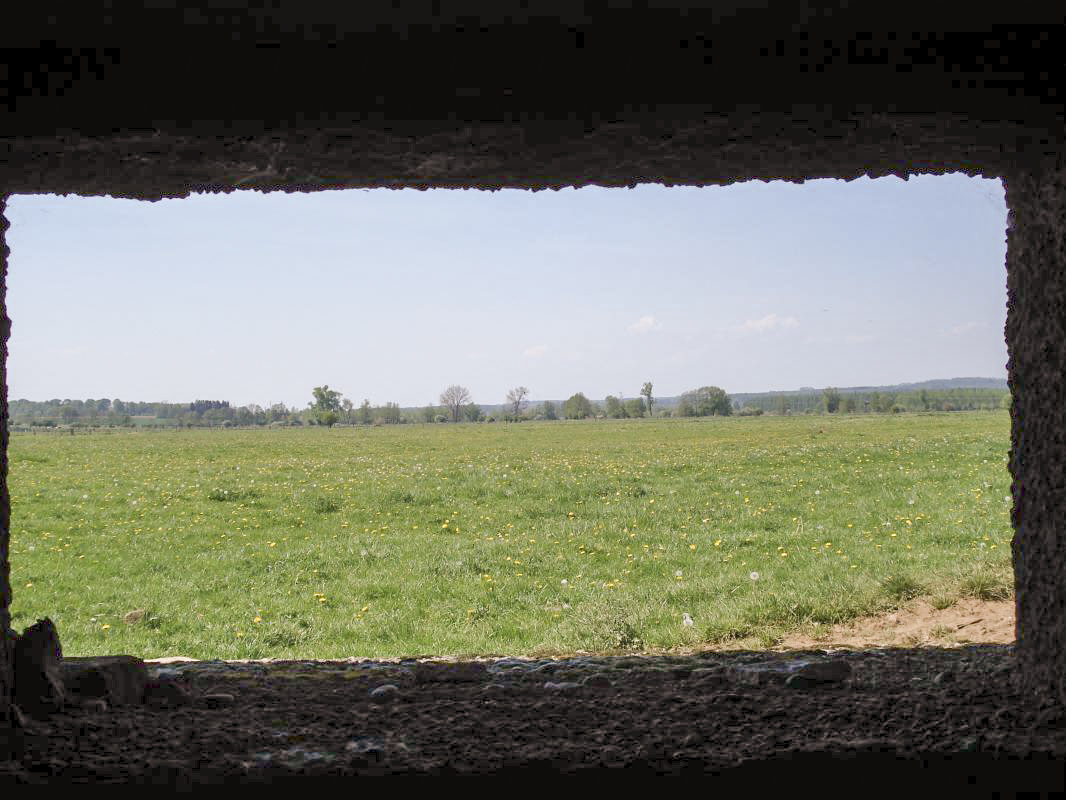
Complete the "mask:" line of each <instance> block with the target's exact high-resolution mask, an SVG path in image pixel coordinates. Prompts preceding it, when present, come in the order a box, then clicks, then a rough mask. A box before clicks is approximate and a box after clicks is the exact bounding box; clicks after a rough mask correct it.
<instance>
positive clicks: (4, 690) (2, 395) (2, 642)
mask: <svg viewBox="0 0 1066 800" xmlns="http://www.w3.org/2000/svg"><path fill="white" fill-rule="evenodd" d="M6 207H7V195H6V194H4V193H3V192H2V191H0V758H2V757H3V755H4V752H3V751H4V749H5V740H6V737H5V735H4V731H3V729H4V721H5V720H6V719H7V718H8V713H9V708H10V704H11V696H12V692H13V691H14V668H13V666H12V664H13V660H12V652H13V648H12V644H13V638H14V632H13V631H12V630H11V613H10V610H9V609H10V606H11V571H10V564H9V563H8V546H9V543H10V538H11V537H10V535H9V532H10V523H11V499H10V496H9V495H8V492H7V439H8V433H7V337H8V335H9V334H10V332H11V320H9V319H8V318H7V256H8V249H7V241H6V237H5V234H6V233H7V218H6V217H5V216H4V210H5V208H6Z"/></svg>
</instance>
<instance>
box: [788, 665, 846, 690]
mask: <svg viewBox="0 0 1066 800" xmlns="http://www.w3.org/2000/svg"><path fill="white" fill-rule="evenodd" d="M851 674H852V669H851V664H849V663H848V662H847V661H842V660H840V659H836V660H834V661H817V662H815V663H813V664H808V665H807V666H805V667H803V668H802V669H799V670H797V671H796V672H795V673H794V674H792V675H790V676H789V677H788V680H786V681H785V685H786V686H788V687H789V688H791V689H809V688H811V687H814V686H827V685H833V684H839V683H842V682H843V681H845V680H847V679H848V678H850V677H851Z"/></svg>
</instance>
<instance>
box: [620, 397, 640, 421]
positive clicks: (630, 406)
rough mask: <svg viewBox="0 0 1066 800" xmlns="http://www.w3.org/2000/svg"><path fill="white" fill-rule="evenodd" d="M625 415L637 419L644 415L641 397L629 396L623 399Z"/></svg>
mask: <svg viewBox="0 0 1066 800" xmlns="http://www.w3.org/2000/svg"><path fill="white" fill-rule="evenodd" d="M624 407H625V412H626V416H627V417H632V418H633V419H637V418H639V417H643V416H644V398H643V397H631V398H630V399H629V400H626V401H625V404H624Z"/></svg>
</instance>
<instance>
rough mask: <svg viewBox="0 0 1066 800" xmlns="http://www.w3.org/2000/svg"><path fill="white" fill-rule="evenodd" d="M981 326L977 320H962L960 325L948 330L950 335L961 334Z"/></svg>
mask: <svg viewBox="0 0 1066 800" xmlns="http://www.w3.org/2000/svg"><path fill="white" fill-rule="evenodd" d="M981 327H983V326H982V325H981V324H980V323H977V322H964V323H962V324H961V325H956V326H955V327H954V328H952V329H951V331H950V332H951V335H952V336H962V335H963V334H966V333H969V332H970V331H975V330H977V329H978V328H981Z"/></svg>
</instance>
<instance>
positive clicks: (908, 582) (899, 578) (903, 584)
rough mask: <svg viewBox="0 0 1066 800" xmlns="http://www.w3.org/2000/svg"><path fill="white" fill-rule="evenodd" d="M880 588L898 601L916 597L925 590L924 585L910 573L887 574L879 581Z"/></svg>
mask: <svg viewBox="0 0 1066 800" xmlns="http://www.w3.org/2000/svg"><path fill="white" fill-rule="evenodd" d="M881 590H882V591H883V592H884V593H885V594H886V595H888V597H889V598H890V599H892V600H893V601H895V602H897V603H898V602H903V601H905V600H913V599H914V598H915V597H918V596H919V595H920V594H922V592H924V591H925V586H924V585H923V584H922V582H921V581H919V580H916V579H915V578H914V577H913V576H911V575H904V574H901V575H889V576H888V577H887V578H885V579H884V580H883V581H881Z"/></svg>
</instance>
